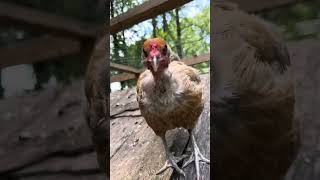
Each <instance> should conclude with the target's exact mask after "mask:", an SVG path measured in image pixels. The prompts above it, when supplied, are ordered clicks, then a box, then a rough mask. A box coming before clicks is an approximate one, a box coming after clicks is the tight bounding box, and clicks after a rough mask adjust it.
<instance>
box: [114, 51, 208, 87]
mask: <svg viewBox="0 0 320 180" xmlns="http://www.w3.org/2000/svg"><path fill="white" fill-rule="evenodd" d="M209 60H210V54H209V53H207V54H202V55H199V56H195V57H189V58H185V59H182V60H181V61H183V62H184V63H186V64H187V65H189V66H190V65H194V64H199V63H202V62H207V61H209ZM110 68H111V69H114V70H119V71H122V72H125V73H121V74H119V75H114V76H111V78H110V81H111V82H119V81H127V80H131V79H137V78H138V76H139V74H140V73H141V72H143V71H144V70H145V68H142V69H136V68H132V67H130V66H125V65H119V64H115V63H111V64H110Z"/></svg>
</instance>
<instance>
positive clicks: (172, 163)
mask: <svg viewBox="0 0 320 180" xmlns="http://www.w3.org/2000/svg"><path fill="white" fill-rule="evenodd" d="M186 157H187V155H182V156H181V157H174V156H172V155H169V157H168V158H167V160H166V163H165V164H164V166H163V167H162V168H161V169H160V170H159V171H158V172H157V173H156V174H157V175H159V174H162V173H163V172H164V171H166V170H167V169H168V168H173V169H174V170H176V171H177V172H178V173H179V174H181V175H183V176H184V177H185V173H184V172H183V170H182V169H180V168H179V167H178V165H177V163H178V162H180V161H181V160H183V159H184V158H186Z"/></svg>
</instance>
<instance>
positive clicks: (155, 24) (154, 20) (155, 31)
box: [152, 18, 157, 38]
mask: <svg viewBox="0 0 320 180" xmlns="http://www.w3.org/2000/svg"><path fill="white" fill-rule="evenodd" d="M152 27H153V31H152V36H153V37H154V38H155V37H157V20H156V18H152Z"/></svg>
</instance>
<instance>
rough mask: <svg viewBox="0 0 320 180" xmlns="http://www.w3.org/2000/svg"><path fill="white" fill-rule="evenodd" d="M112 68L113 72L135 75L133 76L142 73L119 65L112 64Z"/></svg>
mask: <svg viewBox="0 0 320 180" xmlns="http://www.w3.org/2000/svg"><path fill="white" fill-rule="evenodd" d="M110 68H111V69H113V70H119V71H122V72H127V73H133V74H140V73H141V72H142V71H141V70H140V69H136V68H133V67H130V66H126V65H122V64H117V63H110Z"/></svg>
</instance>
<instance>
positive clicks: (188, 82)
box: [169, 61, 203, 105]
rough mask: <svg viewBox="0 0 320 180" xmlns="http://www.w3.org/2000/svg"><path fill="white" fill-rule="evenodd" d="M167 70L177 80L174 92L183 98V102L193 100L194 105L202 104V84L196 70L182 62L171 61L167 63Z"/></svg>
mask: <svg viewBox="0 0 320 180" xmlns="http://www.w3.org/2000/svg"><path fill="white" fill-rule="evenodd" d="M169 71H170V72H172V76H174V79H175V80H176V81H177V84H178V90H177V91H176V94H177V95H178V96H179V97H180V98H184V101H185V102H188V101H193V102H194V103H195V104H194V105H200V104H202V103H203V102H202V88H203V86H202V84H201V79H200V76H199V74H198V73H197V71H196V70H195V69H194V68H192V67H190V66H187V65H185V64H184V63H183V62H178V61H173V62H171V63H170V65H169Z"/></svg>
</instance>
